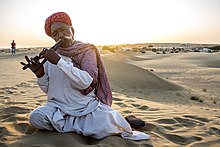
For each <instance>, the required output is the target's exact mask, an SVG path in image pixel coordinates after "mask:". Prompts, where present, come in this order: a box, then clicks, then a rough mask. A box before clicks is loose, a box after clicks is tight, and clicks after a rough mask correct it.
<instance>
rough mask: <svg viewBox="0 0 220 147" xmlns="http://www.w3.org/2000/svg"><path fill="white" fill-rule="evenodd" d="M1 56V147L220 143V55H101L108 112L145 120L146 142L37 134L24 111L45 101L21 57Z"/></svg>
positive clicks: (68, 134)
mask: <svg viewBox="0 0 220 147" xmlns="http://www.w3.org/2000/svg"><path fill="white" fill-rule="evenodd" d="M26 54H27V55H28V56H29V57H33V56H35V55H37V51H31V50H30V51H26V52H19V53H17V54H16V55H13V56H12V55H11V54H10V53H1V54H0V79H1V81H0V146H1V147H4V146H12V147H20V146H21V147H22V146H34V147H36V146H44V147H46V146H47V147H52V146H57V147H58V146H63V147H64V146H65V147H68V146H77V147H80V146H117V147H118V146H120V147H122V146H131V147H135V146H167V147H170V146H174V147H176V146H178V147H179V146H192V147H194V146H197V147H202V146H212V147H217V146H219V144H220V101H219V99H220V91H219V90H220V53H212V54H210V53H202V52H199V53H192V52H188V53H175V54H155V53H153V52H150V51H149V52H146V53H144V54H142V53H134V52H131V51H117V52H116V53H109V52H107V53H106V52H101V54H102V58H103V61H104V64H105V66H106V71H107V74H108V77H109V80H110V84H111V87H112V90H113V97H114V98H113V106H112V107H113V108H114V109H116V110H118V111H119V112H120V113H121V114H122V115H123V116H126V115H130V114H132V115H135V116H136V117H138V118H141V119H143V120H144V121H145V122H146V126H145V127H144V128H141V129H139V131H143V132H145V133H148V134H149V135H150V136H151V138H150V139H149V140H142V141H131V140H126V139H122V138H121V137H119V136H109V137H106V138H104V139H102V140H96V139H93V138H90V137H84V136H82V135H77V134H76V133H64V134H62V133H57V132H49V131H39V130H36V129H34V128H32V127H31V126H30V124H29V121H28V116H29V113H30V112H31V111H32V110H33V109H35V108H36V107H38V106H40V105H43V104H44V103H45V102H46V95H45V94H44V93H43V92H42V91H41V90H40V89H39V87H38V85H37V83H36V77H35V76H34V75H33V74H32V72H31V71H29V70H25V71H24V70H22V66H21V65H20V62H21V61H25V60H24V55H26Z"/></svg>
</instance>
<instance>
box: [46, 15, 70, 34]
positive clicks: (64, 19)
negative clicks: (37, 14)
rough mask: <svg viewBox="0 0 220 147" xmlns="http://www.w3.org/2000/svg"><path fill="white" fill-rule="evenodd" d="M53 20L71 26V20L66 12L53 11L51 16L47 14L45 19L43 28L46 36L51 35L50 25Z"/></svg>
mask: <svg viewBox="0 0 220 147" xmlns="http://www.w3.org/2000/svg"><path fill="white" fill-rule="evenodd" d="M54 22H62V23H65V24H67V25H70V26H72V22H71V19H70V17H69V16H68V14H66V13H65V12H57V13H54V14H52V15H51V16H49V17H48V18H47V19H46V21H45V26H44V29H45V32H46V34H47V35H48V36H51V25H52V24H53V23H54Z"/></svg>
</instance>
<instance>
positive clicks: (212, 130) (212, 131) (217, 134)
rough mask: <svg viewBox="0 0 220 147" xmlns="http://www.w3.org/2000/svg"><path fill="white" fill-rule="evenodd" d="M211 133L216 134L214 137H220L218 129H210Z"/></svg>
mask: <svg viewBox="0 0 220 147" xmlns="http://www.w3.org/2000/svg"><path fill="white" fill-rule="evenodd" d="M209 132H210V134H214V135H216V136H218V137H220V129H218V128H215V127H210V130H209Z"/></svg>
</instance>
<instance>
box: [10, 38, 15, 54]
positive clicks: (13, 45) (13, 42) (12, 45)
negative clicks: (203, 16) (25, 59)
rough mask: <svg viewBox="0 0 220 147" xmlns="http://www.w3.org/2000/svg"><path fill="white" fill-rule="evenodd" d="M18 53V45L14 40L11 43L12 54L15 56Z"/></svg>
mask: <svg viewBox="0 0 220 147" xmlns="http://www.w3.org/2000/svg"><path fill="white" fill-rule="evenodd" d="M15 52H16V43H15V41H14V40H12V43H11V53H12V54H15Z"/></svg>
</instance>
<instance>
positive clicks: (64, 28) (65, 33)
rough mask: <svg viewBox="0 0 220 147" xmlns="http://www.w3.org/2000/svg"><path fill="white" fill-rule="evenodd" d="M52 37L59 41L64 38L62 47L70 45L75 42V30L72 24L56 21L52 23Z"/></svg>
mask: <svg viewBox="0 0 220 147" xmlns="http://www.w3.org/2000/svg"><path fill="white" fill-rule="evenodd" d="M51 37H52V38H53V39H54V40H55V41H58V40H59V39H60V38H64V42H63V44H62V45H61V47H64V48H65V47H69V46H71V45H72V44H73V42H74V30H73V28H72V27H71V26H69V25H66V24H65V23H62V22H55V23H53V24H52V25H51Z"/></svg>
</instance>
